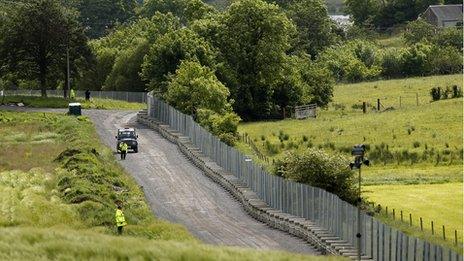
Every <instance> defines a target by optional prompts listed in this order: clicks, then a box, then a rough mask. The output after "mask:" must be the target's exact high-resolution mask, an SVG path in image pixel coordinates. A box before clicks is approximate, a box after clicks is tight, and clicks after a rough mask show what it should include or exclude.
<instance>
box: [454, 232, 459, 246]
mask: <svg viewBox="0 0 464 261" xmlns="http://www.w3.org/2000/svg"><path fill="white" fill-rule="evenodd" d="M454 244H455V245H458V231H457V230H454Z"/></svg>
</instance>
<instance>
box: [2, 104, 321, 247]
mask: <svg viewBox="0 0 464 261" xmlns="http://www.w3.org/2000/svg"><path fill="white" fill-rule="evenodd" d="M0 109H1V108H0ZM21 110H27V109H21ZM40 111H43V110H40ZM50 111H60V110H50ZM83 114H84V115H88V116H89V117H90V118H91V119H92V121H93V122H94V124H95V126H96V129H97V132H98V135H99V136H100V138H101V140H102V141H103V142H104V143H105V144H106V145H107V146H109V147H110V148H114V147H115V137H114V136H115V135H116V130H117V129H118V128H121V127H135V128H136V129H137V131H138V135H139V153H137V154H133V153H130V154H128V155H127V159H126V160H125V161H120V163H121V165H122V166H123V167H124V168H125V170H126V171H127V172H128V173H130V174H131V175H132V176H133V177H134V179H135V180H136V181H137V183H138V184H139V185H140V186H143V188H144V192H145V196H146V198H147V201H148V203H149V205H150V207H151V209H152V211H153V213H154V214H155V215H156V216H157V217H158V218H161V219H165V220H168V221H171V222H175V223H180V224H183V225H185V226H186V227H187V229H188V230H189V231H190V232H191V233H192V234H194V235H195V236H196V237H197V238H199V239H200V240H202V241H203V242H205V243H210V244H215V245H227V246H240V247H250V248H256V249H274V250H286V251H290V252H297V253H304V254H318V252H317V251H316V250H315V249H314V248H312V247H311V246H310V245H309V244H307V243H306V242H304V241H303V240H301V239H299V238H296V237H293V236H291V235H288V234H287V233H284V232H282V231H279V230H276V229H273V228H270V227H268V226H267V225H265V224H263V223H261V222H258V221H256V220H255V219H253V218H252V217H250V216H249V215H248V214H247V213H246V212H245V211H244V210H243V208H242V207H241V205H240V204H239V203H238V202H237V201H236V200H235V199H234V198H233V197H232V196H231V195H230V194H229V193H228V192H227V191H226V190H224V189H223V188H222V187H220V186H219V185H218V184H216V183H215V182H213V181H212V180H210V179H209V178H208V177H207V176H205V175H204V174H203V173H202V172H201V171H200V170H199V169H198V168H197V167H196V166H195V165H193V164H192V163H191V162H190V161H189V160H188V159H187V158H186V157H185V156H184V155H183V154H182V153H181V152H180V151H179V150H178V148H177V145H175V144H173V143H171V142H169V141H168V140H166V139H164V138H163V137H162V136H161V135H159V134H158V133H157V132H156V131H154V130H152V129H149V128H148V127H145V126H144V125H141V124H138V123H137V122H136V120H135V119H136V112H134V111H102V110H84V112H83Z"/></svg>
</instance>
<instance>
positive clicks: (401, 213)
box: [400, 210, 403, 222]
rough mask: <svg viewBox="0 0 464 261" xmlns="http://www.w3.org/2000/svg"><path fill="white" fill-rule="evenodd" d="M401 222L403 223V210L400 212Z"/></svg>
mask: <svg viewBox="0 0 464 261" xmlns="http://www.w3.org/2000/svg"><path fill="white" fill-rule="evenodd" d="M400 216H401V222H403V210H400Z"/></svg>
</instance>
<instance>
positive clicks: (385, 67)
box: [382, 48, 403, 78]
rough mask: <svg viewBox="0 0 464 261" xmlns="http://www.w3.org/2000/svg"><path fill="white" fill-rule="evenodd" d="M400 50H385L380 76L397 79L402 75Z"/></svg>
mask: <svg viewBox="0 0 464 261" xmlns="http://www.w3.org/2000/svg"><path fill="white" fill-rule="evenodd" d="M401 52H402V50H401V49H397V48H389V49H387V50H386V51H385V52H384V54H383V56H382V75H384V76H386V77H388V78H390V77H399V76H401V75H402V74H403V71H402V68H403V64H402V60H401V56H402V54H401Z"/></svg>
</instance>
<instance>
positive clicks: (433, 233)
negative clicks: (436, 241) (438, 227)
mask: <svg viewBox="0 0 464 261" xmlns="http://www.w3.org/2000/svg"><path fill="white" fill-rule="evenodd" d="M431 224H432V235H435V231H434V230H433V220H432V221H431Z"/></svg>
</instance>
